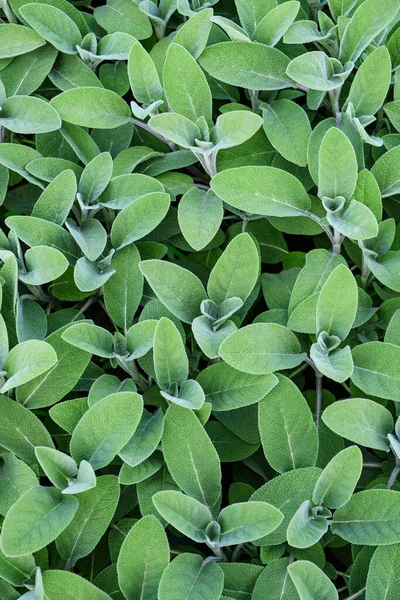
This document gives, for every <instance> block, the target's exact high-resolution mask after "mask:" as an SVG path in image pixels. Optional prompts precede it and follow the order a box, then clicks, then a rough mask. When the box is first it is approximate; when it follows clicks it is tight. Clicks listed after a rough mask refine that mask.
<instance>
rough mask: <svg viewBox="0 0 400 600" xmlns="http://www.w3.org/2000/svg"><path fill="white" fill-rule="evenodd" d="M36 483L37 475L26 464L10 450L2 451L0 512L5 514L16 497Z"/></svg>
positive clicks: (0, 460)
mask: <svg viewBox="0 0 400 600" xmlns="http://www.w3.org/2000/svg"><path fill="white" fill-rule="evenodd" d="M0 435H1V434H0ZM1 438H3V436H1ZM28 447H29V444H28ZM37 484H38V480H37V477H36V475H35V473H34V472H33V470H32V469H30V468H29V467H28V465H27V464H25V463H24V462H23V461H22V460H19V459H18V458H17V457H16V456H15V455H14V454H12V453H11V452H4V453H3V454H2V455H1V459H0V514H1V515H3V516H5V515H6V513H7V511H8V510H9V509H10V508H11V506H12V505H13V504H15V502H16V501H17V500H18V498H20V497H21V496H22V494H23V493H24V492H26V491H27V490H29V489H31V488H32V487H34V486H35V485H37Z"/></svg>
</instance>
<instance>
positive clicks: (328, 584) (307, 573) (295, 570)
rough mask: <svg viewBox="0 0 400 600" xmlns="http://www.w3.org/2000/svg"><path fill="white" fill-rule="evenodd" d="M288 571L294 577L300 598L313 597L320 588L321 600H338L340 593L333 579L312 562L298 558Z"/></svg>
mask: <svg viewBox="0 0 400 600" xmlns="http://www.w3.org/2000/svg"><path fill="white" fill-rule="evenodd" d="M288 573H289V576H290V578H291V579H292V581H293V583H294V585H295V587H296V590H297V593H298V595H299V598H300V600H308V598H310V596H311V598H312V594H313V593H314V590H318V594H319V596H320V598H321V600H338V598H339V595H338V593H337V591H336V588H335V586H334V585H333V583H332V581H331V580H330V579H329V578H328V577H327V576H326V575H325V573H324V572H323V571H322V570H321V569H320V568H319V567H317V565H315V564H314V563H312V562H309V561H307V560H297V561H296V562H294V563H293V564H291V565H289V567H288Z"/></svg>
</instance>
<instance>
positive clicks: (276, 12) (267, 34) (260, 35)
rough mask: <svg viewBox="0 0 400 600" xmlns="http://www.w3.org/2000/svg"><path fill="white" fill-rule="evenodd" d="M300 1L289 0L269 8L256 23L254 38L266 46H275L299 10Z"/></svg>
mask: <svg viewBox="0 0 400 600" xmlns="http://www.w3.org/2000/svg"><path fill="white" fill-rule="evenodd" d="M299 8H300V3H299V2H297V0H289V1H288V2H284V3H283V4H280V5H278V6H276V7H275V8H273V9H272V10H270V11H269V12H268V13H267V14H266V15H265V17H264V18H263V19H261V21H260V22H259V23H258V25H257V27H256V30H255V32H254V40H255V41H256V42H260V43H261V44H266V45H268V46H276V44H277V43H278V42H279V40H280V39H281V38H282V36H283V35H284V34H285V32H286V31H287V30H288V28H289V27H290V25H291V24H292V23H293V21H294V20H295V18H296V17H297V13H298V12H299Z"/></svg>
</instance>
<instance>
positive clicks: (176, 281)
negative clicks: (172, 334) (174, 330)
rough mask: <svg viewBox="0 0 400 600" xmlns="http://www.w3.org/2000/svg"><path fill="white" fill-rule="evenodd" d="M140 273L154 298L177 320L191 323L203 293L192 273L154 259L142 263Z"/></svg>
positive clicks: (198, 309) (199, 282) (204, 295)
mask: <svg viewBox="0 0 400 600" xmlns="http://www.w3.org/2000/svg"><path fill="white" fill-rule="evenodd" d="M140 270H141V272H142V274H143V275H144V276H145V278H146V280H147V282H148V283H149V285H150V287H151V288H152V289H153V291H154V292H155V294H156V296H157V297H158V298H159V299H160V300H161V302H162V303H163V304H164V306H166V307H167V308H168V309H169V310H170V311H171V312H172V314H173V315H175V316H176V317H178V319H180V320H181V321H183V322H184V323H191V322H192V321H193V319H194V318H195V317H197V316H198V315H199V314H200V304H201V303H202V301H203V300H204V299H205V298H206V291H205V289H204V287H203V284H202V283H201V281H200V280H199V279H198V277H197V276H196V275H194V273H192V272H191V271H188V270H187V269H184V268H183V267H180V266H178V265H175V264H173V263H169V262H166V261H161V260H155V259H153V260H145V261H142V262H141V263H140Z"/></svg>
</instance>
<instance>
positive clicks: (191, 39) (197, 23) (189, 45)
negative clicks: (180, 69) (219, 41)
mask: <svg viewBox="0 0 400 600" xmlns="http://www.w3.org/2000/svg"><path fill="white" fill-rule="evenodd" d="M212 14H213V12H212V9H211V8H203V9H202V10H201V11H199V12H198V13H196V14H194V15H193V16H191V17H190V19H188V20H187V21H186V23H184V24H183V25H182V27H180V28H179V29H178V31H177V33H176V35H175V37H174V44H180V45H181V46H183V47H184V48H186V50H187V51H188V52H190V54H191V55H192V56H193V58H198V57H199V56H200V54H201V53H202V52H203V50H204V48H205V47H206V45H207V41H208V36H209V35H210V31H211V27H212V23H211V17H212Z"/></svg>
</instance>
